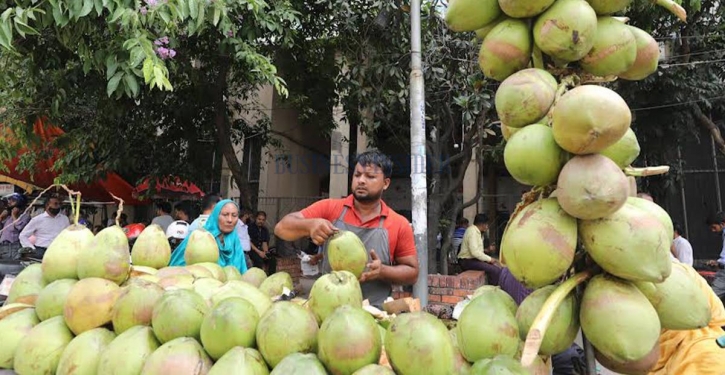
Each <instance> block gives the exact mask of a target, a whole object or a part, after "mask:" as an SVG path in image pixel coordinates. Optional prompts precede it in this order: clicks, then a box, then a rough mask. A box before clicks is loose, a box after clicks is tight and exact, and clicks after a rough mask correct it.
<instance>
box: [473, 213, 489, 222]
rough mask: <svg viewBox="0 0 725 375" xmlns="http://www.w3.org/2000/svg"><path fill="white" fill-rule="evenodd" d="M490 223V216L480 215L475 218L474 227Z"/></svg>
mask: <svg viewBox="0 0 725 375" xmlns="http://www.w3.org/2000/svg"><path fill="white" fill-rule="evenodd" d="M486 223H488V215H486V214H478V215H476V217H475V218H473V225H479V224H486Z"/></svg>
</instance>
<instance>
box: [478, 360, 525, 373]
mask: <svg viewBox="0 0 725 375" xmlns="http://www.w3.org/2000/svg"><path fill="white" fill-rule="evenodd" d="M493 374H496V375H529V374H530V372H529V371H528V370H527V369H526V368H524V367H523V366H522V365H521V363H520V362H519V361H517V360H515V359H514V358H513V357H512V356H509V355H498V356H496V357H494V358H490V359H482V360H480V361H476V363H474V364H473V366H472V367H471V372H470V375H493Z"/></svg>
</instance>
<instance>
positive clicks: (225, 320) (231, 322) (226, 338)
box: [200, 297, 259, 360]
mask: <svg viewBox="0 0 725 375" xmlns="http://www.w3.org/2000/svg"><path fill="white" fill-rule="evenodd" d="M258 323H259V314H258V313H257V310H256V309H255V308H254V306H253V305H252V304H251V303H250V302H249V301H247V300H245V299H243V298H241V297H232V298H227V299H225V300H223V301H221V302H219V304H218V305H216V306H215V307H214V308H213V309H212V310H211V311H210V312H209V313H208V314H207V315H206V316H205V317H204V321H203V322H202V323H201V331H200V336H201V343H202V345H204V349H205V350H206V352H207V353H209V356H211V357H212V358H213V359H214V360H217V359H219V358H221V357H222V356H223V355H224V353H226V352H228V351H229V350H231V349H232V348H233V347H235V346H241V347H243V348H251V347H254V344H255V340H256V339H255V334H256V332H257V324H258Z"/></svg>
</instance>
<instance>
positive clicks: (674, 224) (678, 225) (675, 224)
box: [672, 222, 682, 236]
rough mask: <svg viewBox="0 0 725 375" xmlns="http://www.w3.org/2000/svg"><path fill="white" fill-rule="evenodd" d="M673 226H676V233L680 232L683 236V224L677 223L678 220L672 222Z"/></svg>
mask: <svg viewBox="0 0 725 375" xmlns="http://www.w3.org/2000/svg"><path fill="white" fill-rule="evenodd" d="M672 227H673V228H674V230H675V233H677V234H679V235H680V236H682V226H680V223H677V222H673V223H672Z"/></svg>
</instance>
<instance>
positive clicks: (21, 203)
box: [3, 193, 26, 207]
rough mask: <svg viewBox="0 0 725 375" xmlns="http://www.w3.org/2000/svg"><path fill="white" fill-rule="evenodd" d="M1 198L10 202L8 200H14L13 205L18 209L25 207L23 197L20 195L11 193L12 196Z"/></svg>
mask: <svg viewBox="0 0 725 375" xmlns="http://www.w3.org/2000/svg"><path fill="white" fill-rule="evenodd" d="M3 198H4V199H5V200H10V199H12V200H14V201H15V202H16V203H15V205H17V206H18V207H24V206H25V202H26V199H25V196H24V195H22V194H20V193H12V194H9V195H6V196H5V197H3Z"/></svg>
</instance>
